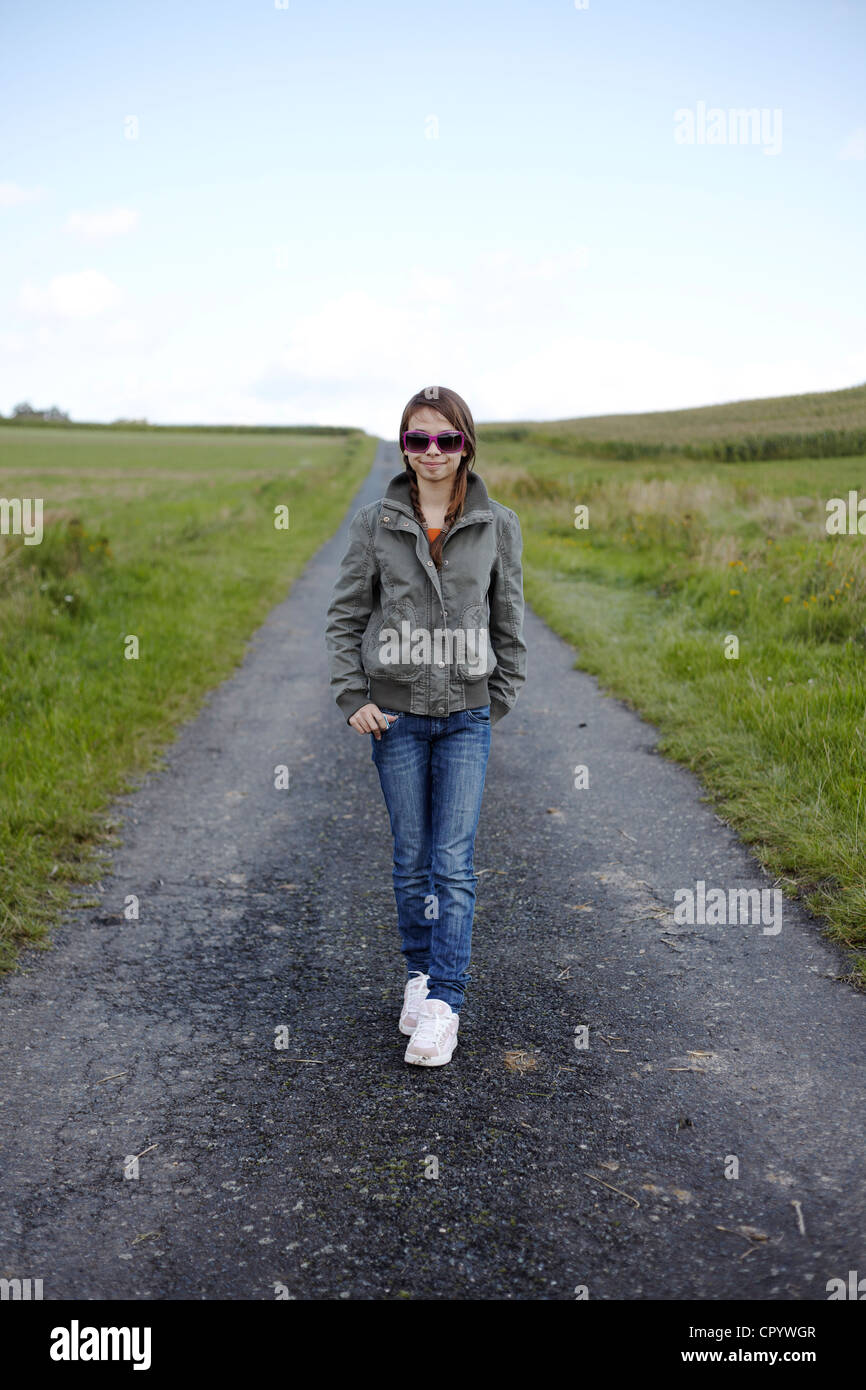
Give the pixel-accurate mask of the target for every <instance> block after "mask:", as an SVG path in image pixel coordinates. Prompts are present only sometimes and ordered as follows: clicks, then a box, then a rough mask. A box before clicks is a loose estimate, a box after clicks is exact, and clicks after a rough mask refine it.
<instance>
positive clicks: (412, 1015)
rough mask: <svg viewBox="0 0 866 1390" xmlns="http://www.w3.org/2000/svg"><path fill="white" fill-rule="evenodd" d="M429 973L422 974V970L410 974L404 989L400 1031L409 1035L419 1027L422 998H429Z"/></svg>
mask: <svg viewBox="0 0 866 1390" xmlns="http://www.w3.org/2000/svg"><path fill="white" fill-rule="evenodd" d="M429 979H430V976H429V975H422V974H421V972H420V970H419V971H417V972H416V973H415V974H414V975H410V977H409V982H408V984H407V985H406V988H405V989H404V991H403V1009H402V1011H401V1013H400V1032H401V1033H406V1034H407V1035H408V1036H409V1037H411V1036H412V1034H413V1033H414V1032H415V1029H416V1028H417V1027H418V1005H419V1004H420V1003H421V1000H422V999H426V998H427V993H428V987H427V981H428V980H429Z"/></svg>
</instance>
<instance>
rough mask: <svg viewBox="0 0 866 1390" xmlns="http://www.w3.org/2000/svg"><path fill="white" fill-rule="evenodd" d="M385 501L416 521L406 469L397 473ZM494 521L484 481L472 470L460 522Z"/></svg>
mask: <svg viewBox="0 0 866 1390" xmlns="http://www.w3.org/2000/svg"><path fill="white" fill-rule="evenodd" d="M385 501H386V503H387V504H388V505H389V506H391V507H394V508H396V509H397V510H398V511H401V512H405V513H406V515H407V516H410V517H412V518H413V520H414V517H415V513H414V511H413V510H412V498H411V497H410V495H409V473H408V471H407V470H406V469H405V468H404V469H402V470H401V471H400V472H399V473H395V474H394V476H393V478H392V479H391V481H390V482H389V484H388V487H387V489H386V491H385ZM492 520H493V508H492V507H491V505H490V497H489V496H488V493H487V488H486V487H485V485H484V480H483V478H481V477H479V475H478V474H477V473H476V472H475V470H474V469H473V468H470V470H469V475H468V477H467V479H466V500H465V501H464V503H463V515H462V516H461V518H460V521H461V522H464V521H492Z"/></svg>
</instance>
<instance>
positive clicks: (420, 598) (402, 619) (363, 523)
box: [325, 470, 526, 724]
mask: <svg viewBox="0 0 866 1390" xmlns="http://www.w3.org/2000/svg"><path fill="white" fill-rule="evenodd" d="M521 548H522V538H521V534H520V522H519V520H518V518H517V513H516V512H513V511H511V510H510V509H509V508H508V507H504V506H503V505H502V504H501V503H500V502H494V501H493V500H492V499H491V498H490V497H488V495H487V488H486V487H485V486H484V483H483V482H482V480H481V478H480V477H479V476H478V474H477V473H475V472H474V471H472V470H470V472H469V477H468V479H467V485H466V500H465V502H464V507H463V515H462V516H461V517H460V518H459V519H458V520H457V521H456V522H455V524H454V525H453V527H452V528H451V530H450V531H449V532H448V534H447V535H446V537H445V539H444V541H443V543H442V568H441V570H438V571H437V569H436V566H435V565H434V563H433V561H432V560H431V559H430V547H429V543H428V541H427V536H426V534H425V532H424V531H423V530H422V528H421V526H420V525H419V524H418V522H417V521H416V519H415V514H414V512H413V510H412V502H411V499H410V496H409V476H408V474H407V473H406V472H405V471H404V472H402V473H397V474H395V475H394V477H393V478H392V479H391V481H390V483H389V484H388V488H387V491H386V493H385V496H384V498H381V499H380V500H379V501H378V502H370V503H369V504H368V505H367V506H366V507H362V508H361V509H360V511H358V512H356V513H355V515H354V516H353V518H352V520H351V522H350V523H349V543H348V546H347V549H346V553H345V555H344V556H343V560H342V563H341V565H340V569H339V573H338V575H337V581H336V583H335V585H334V592H333V596H332V598H331V603H330V606H329V608H328V617H327V625H326V631H325V645H326V647H327V651H328V666H329V670H330V683H331V690H332V691H333V693H334V698H335V700H336V702H337V704H338V706H339V707H340V709H341V710H342V711H343V714H344V715H345V716H346V720H347V722H348V720H349V719H351V717H352V715H353V714H354V713H355V712H356V711H357V710H359V709H360V708H361V706H362V705H365V704H367V703H368V702H369V701H371V700H372V701H373V702H374V703H375V704H377V705H379V707H380V708H385V709H388V710H403V711H405V712H406V713H408V714H424V715H438V716H444V715H447V714H453V713H454V712H455V711H456V710H462V709H475V708H477V707H478V706H479V705H486V704H489V705H490V722H491V724H495V723H496V721H497V720H498V719H501V718H502V716H503V715H504V714H507V713H508V711H509V710H510V709H511V708H512V707H513V705H514V702H515V700H516V699H517V692H518V690H519V688H520V686H521V685H522V684H523V682H524V680H525V679H526V645H525V643H524V641H523V571H522V568H521V563H520V554H521ZM455 629H457V631H456V632H455V631H454V630H455ZM449 630H450V631H451V633H452V637H451V638H450V639H449V637H448V631H449ZM461 633H462V634H463V636H462V638H461V636H460V634H461ZM425 634H426V637H425ZM437 634H438V636H437Z"/></svg>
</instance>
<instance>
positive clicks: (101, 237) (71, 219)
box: [66, 208, 138, 241]
mask: <svg viewBox="0 0 866 1390" xmlns="http://www.w3.org/2000/svg"><path fill="white" fill-rule="evenodd" d="M137 223H138V213H137V212H136V211H135V209H134V208H110V209H108V211H106V212H71V213H70V214H69V216H68V217H67V219H66V230H67V231H68V232H73V233H74V234H75V235H76V236H79V237H81V238H82V239H83V240H84V241H108V240H110V238H111V237H116V236H125V235H126V233H127V232H131V231H132V229H133V227H135V226H136V224H137Z"/></svg>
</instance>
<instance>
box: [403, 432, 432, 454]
mask: <svg viewBox="0 0 866 1390" xmlns="http://www.w3.org/2000/svg"><path fill="white" fill-rule="evenodd" d="M405 445H406V450H407V452H408V453H410V454H424V453H426V452H427V450H428V448H429V447H430V436H429V434H425V433H424V431H423V430H407V431H406V436H405Z"/></svg>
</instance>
